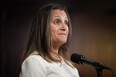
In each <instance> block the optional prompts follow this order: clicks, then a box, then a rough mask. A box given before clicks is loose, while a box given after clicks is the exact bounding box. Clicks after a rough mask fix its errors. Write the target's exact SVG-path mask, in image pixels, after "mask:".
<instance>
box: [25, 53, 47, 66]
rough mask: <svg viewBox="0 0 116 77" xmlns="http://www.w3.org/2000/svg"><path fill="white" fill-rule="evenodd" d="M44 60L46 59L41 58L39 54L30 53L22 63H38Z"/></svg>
mask: <svg viewBox="0 0 116 77" xmlns="http://www.w3.org/2000/svg"><path fill="white" fill-rule="evenodd" d="M44 62H46V60H45V59H43V58H42V57H41V56H40V55H30V56H28V57H27V58H26V59H25V60H24V62H23V64H24V63H30V64H31V63H32V64H38V63H44Z"/></svg>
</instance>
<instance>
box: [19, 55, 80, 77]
mask: <svg viewBox="0 0 116 77" xmlns="http://www.w3.org/2000/svg"><path fill="white" fill-rule="evenodd" d="M19 77H79V73H78V70H77V69H76V68H72V67H71V66H69V65H68V64H66V63H65V62H64V61H62V62H61V63H57V62H47V61H46V60H45V59H43V58H42V57H41V56H39V55H30V56H29V57H28V58H27V59H25V61H24V62H23V63H22V66H21V72H20V76H19Z"/></svg>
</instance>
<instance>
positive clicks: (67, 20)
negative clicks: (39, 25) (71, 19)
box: [51, 16, 68, 21]
mask: <svg viewBox="0 0 116 77" xmlns="http://www.w3.org/2000/svg"><path fill="white" fill-rule="evenodd" d="M54 18H60V16H54ZM54 18H51V19H54ZM65 18H66V20H67V21H68V18H67V17H65Z"/></svg>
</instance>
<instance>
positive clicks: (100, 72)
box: [95, 67, 103, 77]
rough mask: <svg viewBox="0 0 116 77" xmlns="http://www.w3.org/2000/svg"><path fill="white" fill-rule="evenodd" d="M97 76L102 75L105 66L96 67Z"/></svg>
mask: <svg viewBox="0 0 116 77" xmlns="http://www.w3.org/2000/svg"><path fill="white" fill-rule="evenodd" d="M95 69H96V72H97V77H102V70H103V68H99V67H96V68H95Z"/></svg>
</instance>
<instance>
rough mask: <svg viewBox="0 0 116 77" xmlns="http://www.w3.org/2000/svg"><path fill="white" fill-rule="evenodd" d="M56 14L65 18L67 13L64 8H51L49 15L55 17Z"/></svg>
mask: <svg viewBox="0 0 116 77" xmlns="http://www.w3.org/2000/svg"><path fill="white" fill-rule="evenodd" d="M57 16H63V17H66V18H67V14H66V12H65V11H64V10H59V9H56V10H52V11H51V17H57Z"/></svg>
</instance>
